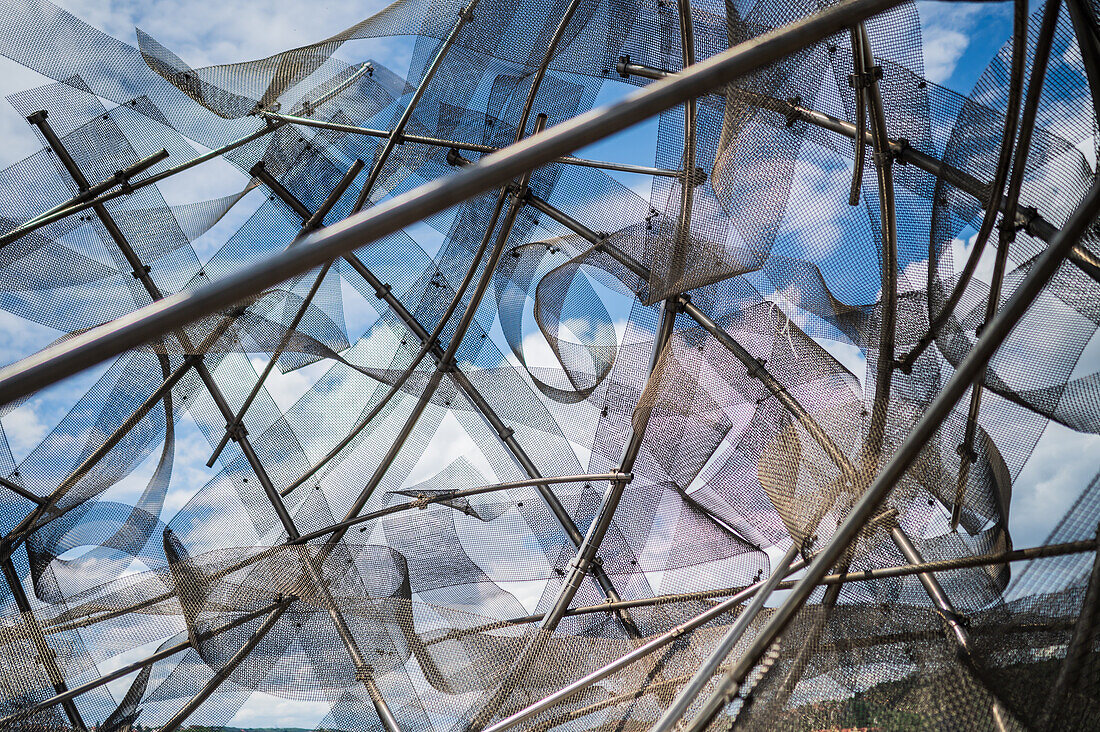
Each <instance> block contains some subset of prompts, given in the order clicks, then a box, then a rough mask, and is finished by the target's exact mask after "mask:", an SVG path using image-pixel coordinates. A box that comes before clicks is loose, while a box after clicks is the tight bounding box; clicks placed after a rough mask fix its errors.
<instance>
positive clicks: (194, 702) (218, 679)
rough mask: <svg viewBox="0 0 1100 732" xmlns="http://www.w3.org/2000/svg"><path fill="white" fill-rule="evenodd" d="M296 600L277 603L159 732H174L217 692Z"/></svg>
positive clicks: (288, 599)
mask: <svg viewBox="0 0 1100 732" xmlns="http://www.w3.org/2000/svg"><path fill="white" fill-rule="evenodd" d="M296 599H297V598H287V599H285V600H283V601H282V602H281V603H279V605H278V606H277V607H276V608H275V609H274V610H272V611H271V613H270V614H269V615H268V616H267V618H265V619H264V622H263V623H261V624H260V627H259V628H257V629H256V632H255V633H253V634H252V637H251V638H249V639H248V641H247V642H245V644H244V645H243V646H241V647H240V649H239V650H238V651H237V652H236V653H234V654H233V657H232V658H230V659H229V660H228V661H227V662H226V664H225V666H223V667H222V668H220V669H216V670H215V671H214V678H212V679H210V681H208V682H207V683H206V686H204V687H203V688H202V689H201V690H199V692H198V693H197V694H195V696H193V697H192V698H191V699H190V700H189V701H188V702H187V703H186V704H184V705H183V709H180V710H179V711H178V712H176V713H175V714H174V715H172V718H171V719H170V720H168V722H167V723H166V724H165V725H164V726H163V727H161V728H160V730H159V732H176V730H178V729H179V728H180V726H181V725H182V724H183V723H184V722H185V721H186V720H187V718H188V717H190V716H191V714H192V713H193V712H194V711H195V710H196V709H198V708H199V706H201V705H202V703H203V702H204V701H206V700H207V699H209V698H210V696H211V695H212V694H213V693H214V692H215V691H217V689H218V687H219V686H221V684H222V682H223V681H225V680H226V679H227V678H229V676H230V675H231V674H232V673H233V671H234V670H235V669H236V668H237V666H240V665H241V662H242V661H244V659H246V658H248V655H249V654H250V653H252V650H253V649H254V648H255V647H256V646H257V645H259V644H260V641H262V640H263V639H264V636H265V635H267V634H268V631H270V630H271V629H272V628H273V627H275V623H277V622H278V621H279V618H281V617H282V616H283V613H284V612H286V610H287V608H288V607H290V604H291V603H293V602H294V601H295V600H296Z"/></svg>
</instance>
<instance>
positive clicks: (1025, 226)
mask: <svg viewBox="0 0 1100 732" xmlns="http://www.w3.org/2000/svg"><path fill="white" fill-rule="evenodd" d="M1037 218H1039V209H1037V208H1035V207H1034V206H1018V207H1017V208H1016V221H1015V226H1014V227H1013V228H1014V229H1015V230H1016V231H1027V230H1029V229H1030V228H1031V225H1032V224H1033V223H1035V219H1037Z"/></svg>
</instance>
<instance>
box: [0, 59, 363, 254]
mask: <svg viewBox="0 0 1100 732" xmlns="http://www.w3.org/2000/svg"><path fill="white" fill-rule="evenodd" d="M373 70H374V67H373V66H371V65H370V64H369V63H366V64H363V65H362V66H361V67H360V68H359V69H358V70H357V71H356V72H355V73H354V74H352V75H351V76H349V77H348V78H347V79H346V80H344V81H343V82H341V84H340V85H339V86H337V87H335V88H334V89H332V90H331V91H329V92H328V93H326V94H325V95H324V96H322V97H321V98H320V99H318V100H317V101H316V102H315V103H314V104H313V105H311V107H310V109H314V108H316V107H318V106H320V105H321V104H323V103H325V102H327V101H329V100H330V99H332V98H333V97H335V96H337V95H338V94H340V93H341V92H343V91H345V90H346V89H347V88H348V87H350V86H351V85H352V84H354V83H355V82H357V81H358V80H359V79H361V78H362V77H363V75H364V74H367V73H369V72H372V71H373ZM285 124H287V123H286V122H280V121H277V120H276V121H273V122H267V124H265V125H264V126H263V127H262V128H260V129H258V130H256V131H255V132H252V133H249V134H247V135H245V136H244V137H241V138H239V139H237V140H234V141H233V142H231V143H229V144H227V145H223V146H222V147H219V148H217V149H216V150H211V151H210V152H208V153H205V154H203V155H199V156H198V157H196V158H193V159H191V160H188V161H187V162H186V163H181V164H179V165H176V166H174V167H171V168H166V169H164V170H162V171H161V172H159V173H157V174H155V175H151V176H149V177H148V178H142V179H141V180H138V181H131V182H130V184H129V185H128V186H124V187H123V188H121V189H120V190H117V191H111V192H110V193H104V194H103V195H101V196H98V197H96V198H94V199H92V200H91V201H85V202H83V203H80V204H77V205H74V206H69V207H68V208H65V209H63V210H60V211H57V212H55V213H52V214H50V215H48V216H46V215H40V216H38V217H37V218H35V219H34V220H33V221H29V222H27V223H25V224H23V225H22V226H18V227H16V228H15V229H12V230H11V231H9V232H8V233H6V234H4V235H3V236H0V247H4V246H7V245H8V244H10V243H11V242H13V241H15V240H16V239H19V238H20V237H23V236H26V235H27V234H29V233H30V232H32V231H34V230H36V229H40V228H42V227H43V226H48V225H50V224H52V223H54V222H55V221H60V220H61V219H63V218H66V217H67V216H72V215H73V214H77V213H80V212H81V211H85V210H87V209H89V208H92V206H93V205H96V204H103V203H107V202H108V201H111V200H114V199H116V198H120V197H122V196H128V195H130V194H131V193H133V192H134V191H136V190H139V189H141V188H144V187H145V186H149V185H152V184H154V183H158V182H160V181H162V180H165V179H166V178H170V177H171V176H173V175H176V174H178V173H182V172H183V171H185V170H190V169H191V168H194V167H195V166H196V165H201V164H202V163H205V162H208V161H210V160H214V159H215V158H220V157H221V156H222V155H225V154H226V153H227V152H231V151H233V150H236V149H237V148H239V147H242V146H244V145H247V144H248V143H250V142H252V141H253V140H257V139H259V138H261V137H263V136H264V135H269V134H271V133H272V132H274V131H275V130H277V129H279V128H280V127H282V126H284V125H285Z"/></svg>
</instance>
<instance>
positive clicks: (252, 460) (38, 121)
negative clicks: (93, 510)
mask: <svg viewBox="0 0 1100 732" xmlns="http://www.w3.org/2000/svg"><path fill="white" fill-rule="evenodd" d="M27 121H29V122H30V123H31V124H33V125H34V126H35V127H37V128H38V129H39V131H41V133H42V136H43V137H44V138H46V142H47V144H49V146H50V147H51V148H52V149H53V151H54V152H55V153H56V154H57V156H58V158H59V159H60V160H61V163H62V165H63V166H64V167H65V169H66V170H67V171H68V172H69V175H71V176H72V178H73V180H74V181H76V184H77V186H78V187H79V188H80V189H81V190H84V189H87V188H88V179H87V178H86V177H85V176H84V173H83V172H82V171H81V170H80V167H79V166H78V165H77V164H76V161H75V160H73V158H72V156H71V155H70V154H69V152H68V150H67V149H66V148H65V145H64V143H63V142H62V141H61V139H60V138H59V137H58V136H57V133H55V132H54V131H53V128H52V127H50V123H49V122H47V121H46V111H45V110H42V111H40V112H35V113H34V114H32V115H30V116H29V117H28V118H27ZM92 210H93V211H94V212H95V214H96V216H97V217H99V220H100V221H101V222H102V224H103V226H104V228H105V229H106V230H107V233H108V234H109V235H110V237H111V239H112V240H113V241H114V243H115V245H116V246H117V247H118V248H119V250H120V251H121V252H122V254H123V256H124V257H125V258H126V261H127V262H128V263H129V264H130V266H131V267H132V268H133V274H134V277H136V278H137V279H138V281H139V282H141V284H142V286H143V287H144V288H145V290H146V292H148V293H149V297H150V298H151V299H152V300H153V301H154V303H155V302H157V301H159V300H162V299H164V294H163V293H162V292H161V291H160V288H159V287H158V286H157V284H156V283H155V282H154V281H153V278H152V277H151V276H150V274H149V273H150V268H149V267H148V265H146V264H144V263H143V262H142V261H141V259H140V258H139V257H138V254H137V252H135V251H134V248H133V246H131V245H130V242H129V241H128V240H127V239H126V235H125V234H123V233H122V230H121V229H120V228H119V227H118V224H117V223H116V222H115V220H114V218H113V217H112V216H111V213H110V212H109V211H108V210H107V207H106V206H105V205H104V204H102V203H96V202H93V203H92ZM177 337H178V338H179V340H180V342H181V344H183V346H184V348H186V349H187V350H188V351H189V352H194V350H195V349H194V347H193V345H192V344H191V340H190V337H189V336H188V335H187V333H186V332H185V331H183V330H180V331H178V332H177ZM192 365H193V366H194V368H195V371H196V372H197V373H198V375H199V378H200V379H201V380H202V382H203V384H204V385H205V386H206V390H207V391H208V392H209V393H210V396H211V397H212V398H213V399H214V404H215V405H217V407H218V410H219V411H220V412H221V413H222V416H223V417H224V418H225V420H226V423H230V422H232V420H233V418H234V416H235V415H234V412H233V409H232V408H231V407H230V406H229V402H228V401H227V400H226V398H225V394H224V393H222V390H221V388H220V387H219V386H218V385H217V383H216V382H215V381H214V377H213V375H212V374H211V373H210V370H209V369H208V368H207V367H206V364H205V363H204V362H203V361H202V360H201V359H196V360H193V361H192ZM233 439H234V440H235V441H236V442H237V443H238V444H239V445H240V447H241V451H242V452H243V453H244V456H245V459H246V460H248V463H249V465H250V466H251V467H252V471H253V472H254V473H255V474H256V478H257V479H258V480H259V481H260V485H261V486H262V487H263V490H264V493H266V494H267V497H268V500H269V501H270V502H271V505H272V507H273V508H274V509H275V514H276V516H278V518H279V521H280V523H282V525H283V529H284V530H285V531H286V532H287V534H288V535H289V536H290V537H291V538H292V539H293V538H296V537H297V536H298V530H297V529H296V528H295V526H294V521H293V520H292V519H291V518H290V513H289V512H288V511H287V509H286V506H285V505H284V504H283V499H282V497H281V496H280V495H279V492H278V491H277V490H275V486H274V484H273V483H272V482H271V478H270V477H269V476H268V474H267V470H266V469H265V468H264V466H263V464H262V463H261V462H260V459H259V456H257V455H256V451H255V450H254V449H253V447H252V443H251V442H250V441H249V439H248V433H247V431H246V430H245V429H243V425H242V426H241V427H240V428H238V429H237V430H236V432H235V434H234V436H233Z"/></svg>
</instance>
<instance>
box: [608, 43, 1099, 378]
mask: <svg viewBox="0 0 1100 732" xmlns="http://www.w3.org/2000/svg"><path fill="white" fill-rule="evenodd" d="M1098 52H1100V49H1098ZM1096 65H1097V67H1098V68H1100V59H1098V60H1097V63H1096ZM616 68H617V69H618V71H619V73H620V75H622V76H624V77H627V78H629V77H630V76H641V77H644V78H647V79H654V80H661V79H666V78H669V77H672V76H675V74H673V73H671V72H669V71H666V70H665V69H658V68H655V67H653V66H645V65H643V64H635V63H630V62H629V61H627V60H623V61H620V62H619V64H618V66H616ZM1098 73H1100V72H1098ZM715 93H721V94H733V95H735V96H736V97H737V98H738V99H740V100H743V101H745V102H747V103H749V104H754V105H756V106H759V107H761V108H763V109H769V110H771V111H773V112H777V113H778V114H782V115H784V116H785V117H787V119H788V120H789V121H790V122H791V123H794V122H796V121H800V122H805V123H807V124H811V125H814V126H815V127H820V128H821V129H824V130H828V131H830V132H835V133H836V134H838V135H842V136H844V137H847V138H850V139H852V140H855V139H856V138H857V137H858V136H859V134H860V131H859V129H858V128H857V127H856V126H855V125H854V124H852V123H851V122H848V121H846V120H842V119H838V118H836V117H833V116H832V115H828V114H825V113H824V112H819V111H817V110H813V109H807V108H805V107H802V106H799V105H798V104H794V103H792V102H790V101H787V100H783V99H775V98H773V97H769V96H767V95H766V94H759V93H756V92H753V91H750V90H748V89H735V88H732V87H731V88H727V89H726V90H724V91H720V92H715ZM863 135H864V138H865V141H866V142H868V143H871V144H873V141H872V138H871V132H870V131H869V130H864V131H863ZM888 145H889V148H890V153H891V154H892V155H893V157H894V159H895V160H897V161H898V162H900V163H905V164H908V165H912V166H913V167H916V168H919V169H921V170H923V171H924V172H926V173H929V174H930V175H933V176H935V177H937V178H942V179H943V180H944V181H946V182H947V183H950V184H951V185H952V186H954V187H956V188H958V189H959V190H961V191H963V192H964V193H966V194H967V195H969V196H972V197H973V198H975V199H976V200H977V201H978V202H979V203H982V204H984V203H986V202H988V200H989V197H990V188H991V186H990V184H988V183H983V182H982V181H980V180H978V179H977V178H975V177H974V176H972V175H971V174H970V173H967V172H965V171H962V170H959V169H958V168H956V167H954V166H953V165H950V164H948V163H945V162H944V161H942V160H939V159H937V158H934V157H932V156H931V155H928V154H926V153H923V152H921V151H920V150H916V149H914V148H912V147H910V146H909V143H908V141H907V140H903V139H892V140H889V141H888ZM1004 210H1005V202H1004V200H1003V199H1002V200H1001V204H1000V211H1001V212H1002V213H1003V212H1004ZM1015 225H1016V226H1017V227H1019V228H1020V229H1021V230H1022V231H1026V232H1027V233H1028V234H1029V235H1031V236H1033V237H1035V238H1037V239H1039V240H1040V241H1043V242H1046V243H1047V244H1049V243H1050V242H1051V240H1052V239H1053V237H1054V235H1055V234H1056V233H1057V232H1058V228H1057V227H1056V226H1054V224H1052V223H1050V222H1049V221H1047V220H1046V219H1045V218H1044V217H1043V215H1042V214H1041V213H1040V212H1038V211H1037V210H1035V209H1034V208H1026V207H1021V209H1020V210H1019V211H1017V213H1016V218H1015ZM1068 259H1069V261H1070V262H1072V263H1073V264H1074V265H1076V266H1077V268H1078V269H1080V270H1081V271H1082V272H1084V273H1085V274H1086V275H1088V276H1089V277H1091V278H1092V279H1094V280H1096V281H1097V282H1100V257H1098V256H1097V255H1096V254H1093V253H1092V252H1091V251H1089V250H1088V249H1087V248H1085V247H1084V246H1080V245H1074V247H1073V249H1072V250H1070V253H1069V255H1068ZM917 355H919V354H917ZM915 361H916V356H913V357H912V359H911V360H910V356H909V355H906V356H905V357H904V358H902V359H899V360H898V362H897V367H898V368H899V369H901V370H902V371H903V372H906V373H908V371H909V370H910V369H911V368H912V362H915Z"/></svg>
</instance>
